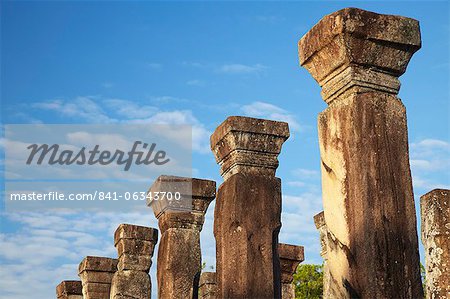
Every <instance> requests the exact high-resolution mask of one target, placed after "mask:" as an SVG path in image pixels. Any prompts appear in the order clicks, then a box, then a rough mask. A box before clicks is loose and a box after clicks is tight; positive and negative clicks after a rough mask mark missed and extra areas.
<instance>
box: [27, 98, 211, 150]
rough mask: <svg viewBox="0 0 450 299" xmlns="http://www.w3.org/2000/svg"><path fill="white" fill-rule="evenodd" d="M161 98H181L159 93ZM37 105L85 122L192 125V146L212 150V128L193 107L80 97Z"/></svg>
mask: <svg viewBox="0 0 450 299" xmlns="http://www.w3.org/2000/svg"><path fill="white" fill-rule="evenodd" d="M157 99H158V100H161V101H174V100H178V99H177V98H173V97H159V98H157ZM32 107H33V108H34V109H40V110H47V111H52V112H54V113H55V116H63V117H67V118H70V119H74V120H77V121H79V122H85V123H149V124H150V123H151V124H168V125H190V126H192V149H193V150H194V151H196V152H200V153H210V150H209V136H210V135H211V132H210V131H208V130H207V129H206V127H205V126H204V125H203V124H202V123H201V122H200V121H199V120H198V119H197V118H196V117H195V116H194V115H193V113H192V111H191V110H169V111H164V110H161V109H159V108H158V107H156V106H152V105H148V104H142V103H138V102H133V101H128V100H123V99H108V98H106V99H105V98H102V97H86V96H85V97H77V98H74V99H71V100H60V99H58V100H51V101H43V102H38V103H35V104H33V106H32Z"/></svg>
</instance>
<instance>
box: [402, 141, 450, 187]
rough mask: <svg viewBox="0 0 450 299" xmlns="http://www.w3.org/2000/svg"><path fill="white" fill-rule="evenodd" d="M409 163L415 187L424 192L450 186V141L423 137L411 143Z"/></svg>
mask: <svg viewBox="0 0 450 299" xmlns="http://www.w3.org/2000/svg"><path fill="white" fill-rule="evenodd" d="M410 163H411V170H412V176H413V183H414V187H415V189H420V191H421V192H426V191H429V190H431V189H434V188H438V187H440V188H448V187H449V186H450V175H449V173H448V169H449V167H450V142H448V141H445V140H440V139H423V140H420V141H418V142H414V143H412V144H411V145H410Z"/></svg>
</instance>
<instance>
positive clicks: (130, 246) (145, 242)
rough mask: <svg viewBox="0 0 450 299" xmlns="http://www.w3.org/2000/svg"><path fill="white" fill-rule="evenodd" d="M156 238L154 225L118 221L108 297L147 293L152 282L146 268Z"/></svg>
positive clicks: (148, 268)
mask: <svg viewBox="0 0 450 299" xmlns="http://www.w3.org/2000/svg"><path fill="white" fill-rule="evenodd" d="M157 242H158V230H157V229H154V228H151V227H145V226H139V225H132V224H121V225H119V227H118V228H117V229H116V232H115V233H114V245H115V247H116V249H117V252H118V256H119V263H118V266H117V268H118V271H117V272H116V273H115V274H114V277H113V279H112V283H111V295H110V298H111V299H122V298H143V299H144V298H150V297H151V291H152V284H151V280H150V276H149V275H148V271H149V270H150V267H151V265H152V256H153V251H154V249H155V245H156V243H157Z"/></svg>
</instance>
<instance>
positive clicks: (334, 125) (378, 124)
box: [299, 8, 423, 298]
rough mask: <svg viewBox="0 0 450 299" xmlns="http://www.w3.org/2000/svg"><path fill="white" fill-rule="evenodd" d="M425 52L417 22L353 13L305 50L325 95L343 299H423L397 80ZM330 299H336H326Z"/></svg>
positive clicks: (317, 29)
mask: <svg viewBox="0 0 450 299" xmlns="http://www.w3.org/2000/svg"><path fill="white" fill-rule="evenodd" d="M420 46H421V41H420V31H419V23H418V22H417V21H416V20H413V19H409V18H405V17H400V16H391V15H380V14H376V13H372V12H368V11H364V10H360V9H356V8H347V9H343V10H340V11H338V12H335V13H333V14H330V15H328V16H326V17H324V18H323V19H322V20H321V21H320V22H319V23H318V24H316V25H315V26H314V27H313V28H312V29H311V30H310V31H309V32H308V33H306V35H305V36H303V37H302V39H301V40H300V42H299V56H300V64H301V65H302V66H303V67H305V68H306V69H307V70H308V71H309V72H310V73H311V75H312V76H313V77H314V79H315V80H316V81H317V82H318V83H319V84H320V86H322V98H323V99H324V101H325V102H326V103H327V104H328V106H329V107H328V108H327V109H325V111H323V112H322V113H320V115H319V119H318V126H319V145H320V154H321V159H322V161H321V162H322V163H321V164H322V165H321V166H322V195H323V205H324V217H325V220H326V225H327V231H328V234H329V235H330V236H331V237H330V238H329V240H333V242H330V243H329V244H328V251H327V257H328V259H327V267H328V268H329V271H330V274H331V281H333V283H335V284H336V285H335V286H334V287H336V288H338V289H340V291H341V292H342V294H345V296H343V297H341V298H346V297H347V298H349V297H353V298H354V297H359V298H420V297H422V296H423V291H422V285H421V281H420V271H419V252H418V237H417V227H416V214H415V207H414V197H413V191H412V183H411V174H410V167H409V157H408V136H407V127H406V111H405V107H404V106H403V104H402V102H401V101H400V99H399V98H397V96H396V95H397V93H398V90H399V88H400V82H399V80H398V77H399V76H400V75H402V74H403V73H404V72H405V70H406V67H407V65H408V62H409V60H410V58H411V56H412V55H413V53H414V52H416V51H417V50H418V49H419V48H420ZM325 298H330V296H328V294H325Z"/></svg>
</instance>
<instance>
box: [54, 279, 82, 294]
mask: <svg viewBox="0 0 450 299" xmlns="http://www.w3.org/2000/svg"><path fill="white" fill-rule="evenodd" d="M56 298H57V299H83V290H82V284H81V281H79V280H64V281H61V283H60V284H59V285H58V286H57V287H56Z"/></svg>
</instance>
